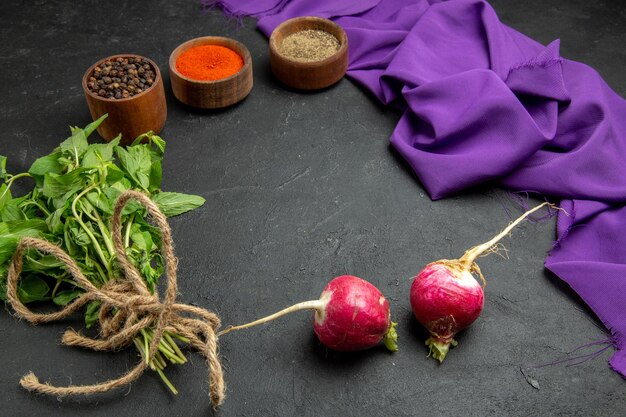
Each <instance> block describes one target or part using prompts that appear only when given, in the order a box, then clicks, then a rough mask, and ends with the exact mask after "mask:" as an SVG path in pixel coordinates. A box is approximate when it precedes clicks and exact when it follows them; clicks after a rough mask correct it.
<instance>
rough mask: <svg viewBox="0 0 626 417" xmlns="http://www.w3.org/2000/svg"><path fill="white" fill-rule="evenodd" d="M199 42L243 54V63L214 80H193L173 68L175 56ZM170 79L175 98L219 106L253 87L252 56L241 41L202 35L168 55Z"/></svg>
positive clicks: (197, 104) (207, 106)
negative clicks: (227, 74) (235, 69)
mask: <svg viewBox="0 0 626 417" xmlns="http://www.w3.org/2000/svg"><path fill="white" fill-rule="evenodd" d="M201 45H220V46H225V47H227V48H229V49H232V50H233V51H235V52H237V53H238V54H239V55H241V57H242V58H243V67H242V68H241V69H240V70H239V72H238V73H236V74H234V75H231V76H230V77H226V78H222V79H220V80H215V81H205V80H194V79H193V78H189V77H186V76H184V75H183V74H181V73H180V72H179V71H178V70H177V69H176V60H177V59H178V57H179V56H180V54H182V53H183V52H185V51H186V50H188V49H191V48H194V47H196V46H201ZM169 67H170V79H171V81H172V90H173V91H174V95H175V96H176V98H177V99H178V100H180V101H182V102H183V103H185V104H187V105H189V106H192V107H197V108H201V109H218V108H222V107H227V106H230V105H233V104H235V103H237V102H239V101H241V100H243V99H244V98H246V97H247V96H248V94H250V90H252V57H251V56H250V51H248V48H246V47H245V45H244V44H242V43H241V42H237V41H236V40H234V39H230V38H225V37H221V36H204V37H201V38H196V39H191V40H189V41H187V42H185V43H183V44H181V45H179V46H178V47H177V48H176V49H174V51H173V52H172V54H171V55H170V61H169Z"/></svg>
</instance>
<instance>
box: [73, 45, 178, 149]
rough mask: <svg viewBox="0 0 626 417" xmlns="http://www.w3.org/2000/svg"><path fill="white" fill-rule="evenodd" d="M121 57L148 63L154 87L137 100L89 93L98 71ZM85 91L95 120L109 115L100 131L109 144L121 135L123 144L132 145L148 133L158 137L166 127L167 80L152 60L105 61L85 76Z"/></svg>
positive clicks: (106, 59) (135, 97)
mask: <svg viewBox="0 0 626 417" xmlns="http://www.w3.org/2000/svg"><path fill="white" fill-rule="evenodd" d="M120 57H121V58H129V57H138V58H142V59H147V60H148V62H149V63H150V65H151V66H152V68H154V73H155V79H154V84H152V86H151V87H150V88H148V89H146V90H145V91H142V92H141V93H139V94H137V95H135V96H132V97H128V98H122V99H114V98H104V97H100V96H99V95H97V94H95V93H93V92H92V91H91V90H89V88H88V87H87V82H88V81H89V77H91V75H92V74H93V71H94V68H96V66H98V65H100V64H101V63H103V62H105V61H112V60H115V59H117V58H120ZM83 91H84V93H85V98H86V99H87V105H88V106H89V112H90V113H91V117H92V118H93V119H94V120H96V119H98V118H99V117H100V116H102V115H103V114H105V113H108V115H109V116H108V117H107V118H106V119H105V120H104V122H102V124H101V125H100V127H98V133H99V134H100V136H102V137H103V138H104V139H105V140H107V141H110V140H112V139H113V138H115V137H116V136H117V135H118V134H121V135H122V140H121V144H123V145H128V144H130V143H131V142H132V141H133V140H135V138H136V137H137V136H139V135H141V134H142V133H145V132H147V131H150V130H151V131H153V132H154V133H157V134H158V133H159V132H161V130H162V129H163V126H164V125H165V120H166V119H167V104H166V102H165V90H164V88H163V79H162V77H161V72H160V71H159V67H158V66H157V65H156V64H155V63H154V62H153V61H152V60H150V59H148V58H144V57H142V56H140V55H135V54H120V55H113V56H110V57H107V58H104V59H101V60H100V61H98V62H96V63H95V64H93V65H92V66H91V67H89V69H88V70H87V71H86V72H85V75H84V76H83Z"/></svg>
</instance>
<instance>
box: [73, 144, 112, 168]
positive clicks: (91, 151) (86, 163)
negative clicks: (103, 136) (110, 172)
mask: <svg viewBox="0 0 626 417" xmlns="http://www.w3.org/2000/svg"><path fill="white" fill-rule="evenodd" d="M119 143H120V138H119V137H117V138H115V139H113V140H112V141H111V142H109V143H95V144H92V145H89V146H88V147H87V150H85V153H84V154H83V156H82V158H81V161H80V166H82V167H84V168H91V167H100V166H103V165H105V164H106V163H107V162H110V161H112V160H113V149H114V148H115V147H116V146H117V145H119Z"/></svg>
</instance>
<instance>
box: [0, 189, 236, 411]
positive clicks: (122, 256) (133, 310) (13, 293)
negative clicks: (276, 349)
mask: <svg viewBox="0 0 626 417" xmlns="http://www.w3.org/2000/svg"><path fill="white" fill-rule="evenodd" d="M131 199H132V200H136V201H138V202H139V203H141V204H142V205H143V206H145V208H146V209H147V211H148V214H149V217H151V218H152V221H153V222H154V224H155V225H156V226H157V227H158V228H159V229H160V231H161V243H162V251H163V256H164V258H165V265H166V269H165V275H166V277H167V289H166V290H165V297H164V300H163V301H162V302H161V301H160V300H159V294H158V292H157V291H155V293H154V294H152V293H151V292H150V291H149V290H148V288H147V286H146V283H145V281H144V279H142V277H141V275H140V274H139V272H138V271H137V269H136V268H135V267H134V266H133V264H132V263H131V262H130V261H129V260H128V258H127V257H126V253H125V251H124V244H123V241H122V233H121V214H122V209H123V208H124V206H125V205H126V204H127V203H128V201H129V200H131ZM111 223H112V229H113V243H114V246H115V253H116V256H117V260H118V262H119V264H120V266H121V268H122V271H123V276H122V277H121V278H120V279H117V280H111V281H109V282H108V283H106V284H105V285H104V286H102V288H97V287H96V286H94V285H93V284H92V283H91V282H90V281H89V280H88V279H87V278H86V277H85V276H84V275H83V273H82V272H81V270H80V268H79V267H78V265H77V264H76V262H74V260H73V259H72V258H71V257H70V256H69V255H68V254H67V253H65V252H64V251H63V250H62V249H60V248H59V247H58V246H56V245H54V244H52V243H50V242H48V241H45V240H42V239H36V238H30V237H25V238H23V239H22V240H21V241H20V242H19V244H18V246H17V249H16V251H15V254H14V256H13V259H12V261H11V265H10V267H9V272H8V279H7V298H8V300H9V303H10V304H11V306H12V307H13V309H14V310H15V312H16V314H17V315H18V316H19V317H21V318H24V319H26V320H28V321H29V322H30V323H32V324H34V325H37V324H40V323H48V322H53V321H57V320H60V319H63V318H65V317H68V316H70V315H71V314H73V313H74V312H76V311H78V310H80V309H81V308H83V307H84V306H85V305H86V304H87V303H89V302H91V301H94V300H99V301H100V302H101V307H100V312H99V317H98V319H99V324H100V329H101V331H100V337H99V338H95V339H92V338H89V337H86V336H84V335H82V334H80V333H78V332H76V331H74V330H72V329H68V330H67V331H66V332H65V334H64V335H63V339H62V343H64V344H66V345H69V346H80V347H83V348H88V349H92V350H100V351H115V350H119V349H121V348H124V347H126V346H128V345H130V344H131V343H132V340H133V338H134V337H135V336H136V335H137V334H138V333H139V332H141V330H143V329H147V328H152V329H153V338H152V341H151V342H150V345H149V349H148V354H147V358H148V360H141V361H140V362H139V363H138V364H137V365H136V366H135V367H134V368H133V369H131V370H129V371H128V372H127V373H126V374H124V375H122V376H120V377H119V378H116V379H111V380H109V381H105V382H101V383H97V384H93V385H70V386H66V387H58V386H54V385H51V384H49V383H41V382H39V379H38V378H37V377H36V376H35V374H33V373H32V372H31V373H29V374H27V375H25V376H24V377H22V379H21V380H20V384H21V385H22V387H24V388H26V389H27V390H29V391H33V392H38V393H43V394H49V395H55V396H66V395H77V394H84V395H89V394H95V393H102V392H107V391H110V390H113V389H116V388H120V387H123V386H125V385H128V384H130V383H131V382H133V381H135V380H136V379H137V378H139V377H140V376H141V375H142V374H143V372H144V371H145V370H146V368H147V367H148V366H149V365H148V362H151V361H152V359H153V358H154V356H155V354H156V353H157V349H158V346H159V342H160V341H161V338H162V337H163V334H164V332H165V331H168V332H172V333H176V334H178V335H180V336H184V337H186V338H187V339H189V343H190V344H191V345H192V346H193V347H194V348H195V349H197V350H198V351H199V352H200V353H201V354H202V355H203V356H204V357H205V358H206V361H207V366H208V371H209V395H210V398H211V403H212V404H213V406H214V407H217V406H219V405H220V404H222V402H223V401H224V390H225V386H224V375H223V371H222V365H221V363H220V361H219V357H218V348H217V336H216V334H215V330H216V329H217V328H218V327H219V325H220V319H219V317H218V316H217V315H216V314H215V313H213V312H211V311H208V310H205V309H203V308H200V307H195V306H191V305H187V304H178V303H175V300H176V293H177V282H176V279H177V278H176V268H177V264H178V261H177V259H176V257H175V256H174V249H173V241H172V233H171V229H170V227H169V224H168V222H167V219H166V217H165V215H164V214H163V213H162V212H161V210H159V208H158V206H157V205H156V204H155V203H153V202H152V201H151V200H150V198H148V197H147V196H146V195H144V194H142V193H139V192H137V191H126V192H124V193H123V194H121V195H120V197H119V198H118V199H117V201H116V203H115V210H114V213H113V218H112V221H111ZM29 248H32V249H36V250H38V251H40V252H42V253H47V254H50V255H53V256H55V257H56V258H57V259H58V260H59V261H61V262H63V263H64V264H65V266H66V267H67V270H68V271H69V273H70V274H71V275H72V277H73V278H74V280H75V282H76V285H77V286H79V287H80V288H82V289H83V290H84V291H85V293H84V294H82V295H81V296H79V297H78V298H76V299H75V300H74V301H73V302H72V303H70V304H68V305H67V306H66V307H65V308H63V309H62V310H60V311H57V312H53V313H43V314H39V313H33V312H32V311H31V310H30V309H28V308H27V307H26V306H25V305H24V304H22V302H21V301H20V300H19V297H18V294H17V290H18V282H19V280H20V273H21V272H22V263H23V257H24V253H25V252H26V250H28V249H29Z"/></svg>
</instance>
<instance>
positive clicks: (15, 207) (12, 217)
mask: <svg viewBox="0 0 626 417" xmlns="http://www.w3.org/2000/svg"><path fill="white" fill-rule="evenodd" d="M0 218H2V221H3V222H13V221H19V220H28V217H27V216H26V214H24V212H23V211H22V209H21V208H20V202H19V201H18V200H16V199H14V200H9V201H7V202H5V203H4V205H3V207H2V209H1V210H0Z"/></svg>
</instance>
